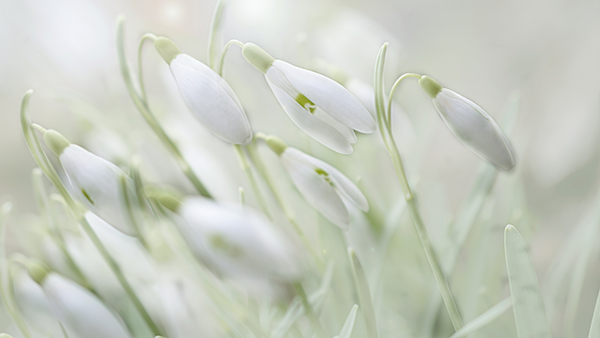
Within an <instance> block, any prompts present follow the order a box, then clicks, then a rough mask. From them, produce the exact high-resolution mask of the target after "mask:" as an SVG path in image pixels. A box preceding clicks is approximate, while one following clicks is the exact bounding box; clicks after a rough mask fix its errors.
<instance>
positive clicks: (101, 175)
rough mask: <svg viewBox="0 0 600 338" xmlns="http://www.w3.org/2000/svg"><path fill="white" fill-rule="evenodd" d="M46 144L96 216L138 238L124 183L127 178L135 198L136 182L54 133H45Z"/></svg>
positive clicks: (112, 165) (113, 166)
mask: <svg viewBox="0 0 600 338" xmlns="http://www.w3.org/2000/svg"><path fill="white" fill-rule="evenodd" d="M44 141H45V142H46V144H47V145H48V148H50V150H52V152H54V153H55V154H56V155H57V156H58V158H59V160H60V164H61V165H62V167H63V170H64V171H65V173H66V174H67V177H68V178H69V181H70V182H71V186H72V187H73V191H74V193H75V195H76V196H77V197H78V198H79V200H80V201H81V202H82V203H83V204H84V205H85V206H86V207H87V208H88V209H89V210H90V211H92V212H93V213H94V214H96V215H98V216H99V217H100V218H102V219H103V220H105V221H106V222H107V223H109V224H110V225H112V226H113V227H115V228H116V229H118V230H120V231H122V232H124V233H126V234H128V235H135V234H136V232H135V229H134V228H133V226H132V225H131V223H130V222H129V219H128V215H127V210H126V209H125V208H126V203H125V201H124V198H125V196H124V195H123V192H122V187H121V180H122V177H125V180H126V182H127V188H128V189H129V192H130V194H129V195H130V196H135V190H134V187H133V181H132V180H131V178H129V177H128V176H127V175H126V174H125V173H124V172H123V171H122V170H121V169H119V167H117V166H116V165H114V164H112V163H110V162H108V161H106V160H105V159H103V158H101V157H98V156H96V155H94V154H92V153H90V152H89V151H87V150H85V149H83V148H82V147H80V146H78V145H75V144H71V143H70V142H69V141H68V140H67V139H66V138H65V137H64V136H62V135H61V134H60V133H58V132H56V131H54V130H47V131H46V132H45V133H44Z"/></svg>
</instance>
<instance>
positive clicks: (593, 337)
mask: <svg viewBox="0 0 600 338" xmlns="http://www.w3.org/2000/svg"><path fill="white" fill-rule="evenodd" d="M597 337H600V292H599V293H598V298H597V299H596V308H595V309H594V316H593V317H592V324H591V325H590V334H589V335H588V338H597Z"/></svg>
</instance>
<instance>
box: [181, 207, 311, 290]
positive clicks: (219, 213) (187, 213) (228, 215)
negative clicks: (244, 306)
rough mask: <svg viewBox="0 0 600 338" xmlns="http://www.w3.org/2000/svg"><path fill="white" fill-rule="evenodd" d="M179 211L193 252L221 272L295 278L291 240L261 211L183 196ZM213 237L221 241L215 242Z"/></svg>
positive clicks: (243, 275) (182, 229)
mask: <svg viewBox="0 0 600 338" xmlns="http://www.w3.org/2000/svg"><path fill="white" fill-rule="evenodd" d="M179 215H180V216H181V217H182V219H183V221H182V222H179V228H180V230H181V232H182V233H183V234H184V236H185V238H186V241H187V242H188V243H189V244H190V247H191V248H192V250H193V252H194V254H195V255H196V256H197V257H198V258H199V259H201V260H203V261H204V262H206V263H208V264H210V265H211V266H212V267H214V268H215V269H217V270H218V271H220V272H221V273H223V274H225V275H228V276H230V277H239V278H244V277H252V278H261V279H265V278H267V279H269V278H273V277H275V278H282V279H295V278H297V275H298V272H299V266H298V262H297V261H296V256H295V251H294V245H293V243H291V242H290V240H289V239H288V238H287V237H285V235H284V234H282V233H281V232H279V231H278V230H277V229H275V228H274V227H273V226H272V225H271V224H269V222H268V221H267V220H266V219H265V218H264V217H263V216H262V215H261V214H259V213H257V212H255V211H253V210H251V209H246V208H244V209H241V208H240V207H239V205H224V204H217V203H215V202H213V201H210V200H207V199H205V198H201V197H192V198H187V199H185V200H184V202H183V204H182V205H181V208H180V210H179ZM215 240H218V241H219V242H220V243H221V244H223V245H222V246H219V245H216V244H215ZM224 247H225V248H224Z"/></svg>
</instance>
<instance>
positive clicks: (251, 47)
mask: <svg viewBox="0 0 600 338" xmlns="http://www.w3.org/2000/svg"><path fill="white" fill-rule="evenodd" d="M242 55H243V56H244V58H245V59H246V61H248V62H249V63H250V64H251V65H253V66H254V68H256V69H258V70H260V71H261V72H263V73H266V72H267V70H268V69H269V68H270V67H271V65H272V64H273V62H275V59H274V58H273V57H272V56H271V55H269V53H267V52H265V50H264V49H262V48H260V47H258V46H257V45H255V44H253V43H247V44H245V45H244V47H242Z"/></svg>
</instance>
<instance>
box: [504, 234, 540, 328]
mask: <svg viewBox="0 0 600 338" xmlns="http://www.w3.org/2000/svg"><path fill="white" fill-rule="evenodd" d="M504 250H505V255H506V268H507V270H508V281H509V283H510V295H511V299H512V303H513V311H514V314H515V324H516V326H517V334H518V336H519V338H550V329H549V327H548V320H547V319H546V313H545V310H544V303H543V301H542V295H541V293H540V286H539V283H538V279H537V276H536V274H535V269H534V267H533V263H532V262H531V259H530V258H529V254H528V252H527V246H526V244H525V241H524V240H523V237H521V235H520V234H519V232H518V231H517V229H516V228H515V227H514V226H512V225H510V224H509V225H507V226H506V228H505V230H504Z"/></svg>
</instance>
